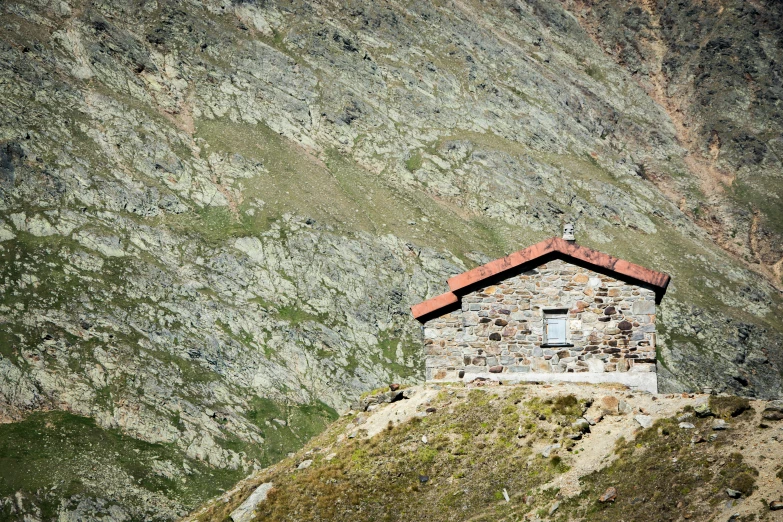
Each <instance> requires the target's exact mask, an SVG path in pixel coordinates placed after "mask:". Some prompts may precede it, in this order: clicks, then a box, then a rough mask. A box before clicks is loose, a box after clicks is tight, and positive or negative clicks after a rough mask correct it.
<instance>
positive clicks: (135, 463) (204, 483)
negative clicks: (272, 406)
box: [0, 411, 245, 520]
mask: <svg viewBox="0 0 783 522" xmlns="http://www.w3.org/2000/svg"><path fill="white" fill-rule="evenodd" d="M156 461H157V462H166V461H168V462H170V463H171V464H172V466H173V468H174V470H175V472H176V473H178V474H179V476H178V477H176V480H172V479H171V478H168V477H166V476H164V475H161V474H158V473H156V471H155V469H154V466H153V464H154V463H155V462H156ZM183 461H184V462H186V463H187V466H188V468H190V472H187V471H186V470H185V468H184V467H183ZM244 473H245V472H244V470H241V469H240V470H220V469H214V468H211V467H210V466H208V465H206V464H204V463H202V462H199V461H196V460H192V459H189V458H186V457H183V455H182V454H181V453H180V452H179V450H177V449H176V448H175V447H174V446H172V445H167V444H150V443H147V442H143V441H140V440H137V439H134V438H132V437H130V436H128V435H125V434H123V433H122V432H120V431H119V430H107V429H103V428H101V427H99V426H97V425H96V424H95V421H94V420H92V419H90V418H87V417H81V416H78V415H73V414H71V413H67V412H59V411H56V412H37V413H32V414H30V415H29V416H28V417H27V418H25V419H24V420H23V421H21V422H14V423H8V424H0V497H13V495H14V494H15V493H16V492H21V493H22V494H23V495H24V496H25V497H27V498H28V499H32V500H33V502H34V503H35V504H36V505H37V506H39V507H40V508H41V509H42V511H43V513H42V514H43V518H44V519H53V518H56V515H57V509H58V506H59V504H60V501H61V498H62V497H71V496H74V495H79V496H82V497H95V498H106V496H107V492H109V494H114V493H111V492H112V491H113V490H118V491H120V495H125V497H126V499H125V502H126V503H130V504H135V505H137V506H141V505H143V503H144V502H145V501H146V500H145V499H144V497H143V496H142V495H143V493H135V492H133V490H134V489H135V488H141V489H142V491H143V490H146V491H148V492H152V493H158V492H160V493H163V494H165V495H167V496H170V497H173V498H175V499H177V500H179V501H181V502H183V504H184V505H185V506H186V507H188V508H192V507H195V506H196V505H197V504H198V503H200V502H203V501H204V500H205V499H206V498H209V497H211V496H213V495H216V494H217V493H219V492H220V491H221V490H222V489H224V488H227V487H229V486H231V485H232V484H234V483H235V482H236V481H237V480H239V479H240V478H242V476H243V475H244ZM183 479H184V480H183ZM9 507H10V506H9V505H8V504H2V505H0V519H3V520H6V519H9V520H10V519H11V518H13V517H12V514H11V513H10V512H9V511H8V509H9Z"/></svg>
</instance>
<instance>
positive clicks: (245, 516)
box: [229, 482, 274, 522]
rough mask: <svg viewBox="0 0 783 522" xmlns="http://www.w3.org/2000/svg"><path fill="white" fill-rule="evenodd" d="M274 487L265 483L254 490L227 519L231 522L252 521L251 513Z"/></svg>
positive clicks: (269, 483)
mask: <svg viewBox="0 0 783 522" xmlns="http://www.w3.org/2000/svg"><path fill="white" fill-rule="evenodd" d="M273 487H274V485H273V484H272V483H271V482H265V483H264V484H261V485H260V486H258V487H257V488H256V490H255V491H253V492H252V493H251V494H250V496H249V497H247V499H245V501H244V502H242V504H240V505H239V507H238V508H236V509H235V510H234V511H232V512H231V515H229V517H230V518H231V520H232V521H233V522H250V521H251V520H253V512H254V511H255V510H256V507H258V505H259V504H260V503H261V502H263V501H265V500H266V497H267V496H268V495H269V492H270V491H271V490H272V488H273Z"/></svg>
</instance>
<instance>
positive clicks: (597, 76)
mask: <svg viewBox="0 0 783 522" xmlns="http://www.w3.org/2000/svg"><path fill="white" fill-rule="evenodd" d="M585 72H586V73H587V75H588V76H590V78H592V79H594V80H597V81H599V82H604V81H606V73H604V71H603V70H601V68H600V67H598V66H597V65H594V64H590V65H588V66H587V67H586V68H585Z"/></svg>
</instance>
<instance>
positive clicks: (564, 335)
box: [544, 308, 568, 346]
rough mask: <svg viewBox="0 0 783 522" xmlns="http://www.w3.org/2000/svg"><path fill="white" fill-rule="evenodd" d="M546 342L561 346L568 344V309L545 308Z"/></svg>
mask: <svg viewBox="0 0 783 522" xmlns="http://www.w3.org/2000/svg"><path fill="white" fill-rule="evenodd" d="M544 344H547V345H549V346H561V345H567V344H568V310H567V309H561V308H558V309H553V310H544Z"/></svg>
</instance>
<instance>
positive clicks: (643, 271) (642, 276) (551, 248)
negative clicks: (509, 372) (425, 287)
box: [411, 237, 670, 320]
mask: <svg viewBox="0 0 783 522" xmlns="http://www.w3.org/2000/svg"><path fill="white" fill-rule="evenodd" d="M545 256H548V257H549V256H554V257H557V258H562V259H564V260H566V261H571V262H576V263H577V264H583V265H587V266H588V268H593V269H595V270H596V271H597V272H604V273H607V274H609V275H615V276H617V278H618V279H631V280H633V281H636V282H639V283H643V284H645V285H647V286H649V287H651V288H652V289H653V290H654V291H655V295H656V302H660V300H661V298H662V297H663V294H665V293H666V287H667V286H668V285H669V280H670V277H669V275H668V274H664V273H663V272H656V271H655V270H650V269H649V268H644V267H643V266H639V265H636V264H634V263H630V262H628V261H625V260H623V259H619V258H616V257H613V256H610V255H609V254H604V253H603V252H598V251H597V250H593V249H591V248H587V247H584V246H581V245H577V244H576V243H572V242H569V241H565V240H563V239H561V238H559V237H553V238H550V239H545V240H544V241H541V242H540V243H536V244H535V245H532V246H529V247H527V248H525V249H522V250H520V251H518V252H514V253H513V254H509V255H507V256H506V257H502V258H500V259H496V260H495V261H490V262H489V263H487V264H486V265H482V266H479V267H476V268H474V269H473V270H468V271H467V272H464V273H462V274H459V275H457V276H454V277H452V278H451V279H449V280H448V284H449V288H450V289H451V291H450V292H446V293H445V294H441V295H439V296H437V297H433V298H432V299H428V300H426V301H424V302H422V303H419V304H416V305H413V306H411V311H412V312H413V317H415V318H416V319H419V320H424V319H425V318H427V317H430V316H433V315H434V314H435V313H437V312H438V311H440V310H444V309H446V308H448V307H450V306H453V305H455V304H456V303H457V302H459V298H458V296H457V294H458V293H465V292H467V291H469V290H467V289H469V288H471V287H475V286H476V285H477V284H479V283H481V282H483V281H486V280H487V279H490V278H492V277H495V276H498V275H500V274H503V273H504V272H507V271H509V270H513V269H515V268H518V267H520V266H522V265H527V264H531V265H532V264H533V263H534V262H535V261H537V260H540V259H541V258H543V257H545ZM531 268H532V266H531ZM460 291H462V292H460Z"/></svg>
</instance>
